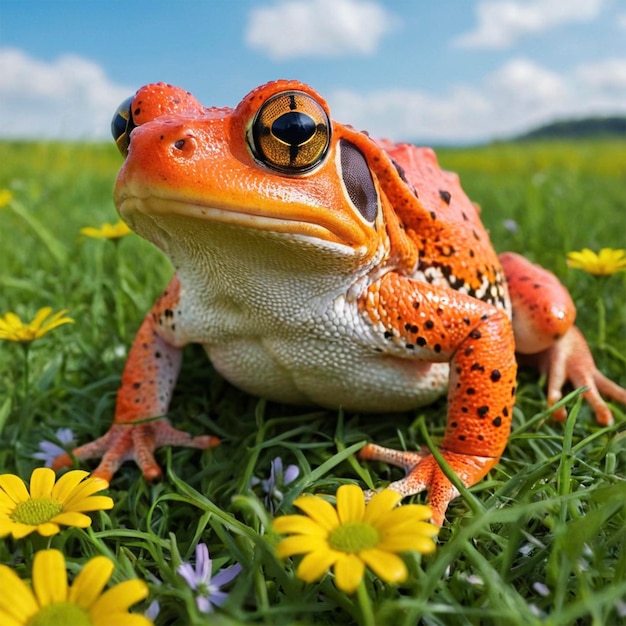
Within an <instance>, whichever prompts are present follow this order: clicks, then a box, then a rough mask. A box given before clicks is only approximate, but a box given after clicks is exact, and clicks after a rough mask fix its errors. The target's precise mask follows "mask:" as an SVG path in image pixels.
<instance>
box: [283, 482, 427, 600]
mask: <svg viewBox="0 0 626 626" xmlns="http://www.w3.org/2000/svg"><path fill="white" fill-rule="evenodd" d="M400 500H401V496H400V494H398V493H396V492H395V491H391V490H390V489H384V490H383V491H381V492H379V493H377V494H375V495H374V496H373V497H372V499H371V500H370V501H369V502H368V503H367V504H365V498H364V496H363V491H362V490H361V489H359V487H357V486H356V485H342V486H341V487H339V489H338V490H337V509H336V510H335V508H333V506H332V505H331V504H329V503H328V502H326V500H323V499H322V498H320V497H318V496H307V495H305V496H300V497H299V498H297V499H296V500H295V502H294V504H295V505H296V506H297V507H298V508H299V509H301V510H302V511H304V513H306V515H285V516H283V517H279V518H277V519H276V520H274V530H275V531H276V532H277V533H282V534H292V536H291V537H287V538H286V539H283V540H282V541H281V542H280V543H279V544H278V546H277V551H278V555H279V556H280V557H281V558H286V557H289V556H292V555H294V554H306V556H305V557H304V558H303V559H302V561H301V562H300V565H299V566H298V569H297V571H296V575H297V576H298V578H301V579H302V580H304V581H306V582H309V583H310V582H313V581H315V580H318V579H319V578H321V577H322V576H323V575H324V574H325V573H326V572H327V571H328V569H329V568H330V567H331V566H332V567H334V573H335V579H336V584H337V587H339V589H341V590H342V591H346V592H347V593H352V592H353V591H355V590H356V588H357V587H358V586H359V583H360V582H361V579H362V578H363V574H364V572H365V566H366V565H367V566H368V567H369V568H370V569H371V570H372V571H373V572H374V573H375V574H376V575H377V576H379V577H380V578H382V579H383V580H386V581H388V582H402V581H403V580H406V577H407V569H406V565H405V564H404V561H403V560H402V559H401V558H400V557H399V556H398V555H397V554H396V553H397V552H405V551H407V550H416V551H417V552H422V553H423V554H429V553H431V552H433V551H434V549H435V542H434V541H433V537H434V536H435V535H437V532H438V529H437V528H436V527H435V526H434V525H433V524H430V523H429V522H428V521H426V520H429V519H430V516H431V511H430V509H429V508H428V507H427V506H423V505H419V504H408V505H406V506H402V507H398V508H395V507H396V505H397V504H398V502H400Z"/></svg>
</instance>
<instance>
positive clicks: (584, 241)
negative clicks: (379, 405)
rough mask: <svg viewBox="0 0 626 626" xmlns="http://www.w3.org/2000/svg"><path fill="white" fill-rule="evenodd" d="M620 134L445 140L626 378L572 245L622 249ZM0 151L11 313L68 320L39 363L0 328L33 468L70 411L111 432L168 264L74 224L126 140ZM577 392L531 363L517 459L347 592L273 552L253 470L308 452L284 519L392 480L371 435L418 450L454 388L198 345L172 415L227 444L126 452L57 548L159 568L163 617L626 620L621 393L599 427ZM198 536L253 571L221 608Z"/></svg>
mask: <svg viewBox="0 0 626 626" xmlns="http://www.w3.org/2000/svg"><path fill="white" fill-rule="evenodd" d="M625 150H626V144H625V143H624V142H618V141H603V142H600V141H597V142H592V141H589V142H580V143H544V144H542V143H524V144H496V145H492V146H486V147H479V148H467V149H458V150H456V149H445V150H442V151H441V152H440V161H441V163H442V164H443V165H444V166H445V167H446V168H448V169H453V170H456V171H458V172H459V173H460V175H461V179H462V181H463V184H464V187H465V189H466V191H467V192H468V193H469V195H470V196H471V197H472V198H473V199H474V200H476V201H477V202H478V203H479V204H480V205H481V206H482V211H483V213H482V215H483V219H484V222H485V223H486V224H487V226H488V227H489V229H490V231H491V234H492V239H493V241H494V245H495V246H496V248H497V249H499V250H515V251H518V252H522V253H524V254H525V255H527V256H528V257H529V258H531V259H532V260H534V261H536V262H539V263H541V264H543V265H545V266H546V267H549V268H550V269H552V270H553V271H555V272H556V273H557V275H558V276H559V277H560V278H561V279H562V280H563V282H564V283H565V284H566V285H567V286H568V287H569V289H570V291H571V293H572V295H573V297H574V300H575V301H576V303H577V306H578V310H579V314H578V324H579V326H580V327H581V328H582V329H583V331H584V332H585V334H586V336H587V338H588V340H589V341H590V344H591V346H592V349H593V351H594V354H595V356H596V359H597V362H598V364H599V366H600V368H601V369H602V370H603V371H604V372H605V373H606V374H607V375H609V376H611V377H612V378H613V379H614V380H616V381H617V382H619V383H620V384H622V385H625V384H626V367H625V364H626V272H622V273H620V274H617V275H614V276H611V277H608V278H605V279H597V278H594V277H591V276H588V275H586V274H584V273H582V272H580V271H574V270H568V269H567V267H566V265H565V254H566V252H567V251H569V250H578V249H581V248H583V247H590V248H592V249H596V250H597V249H599V248H600V247H614V248H623V247H624V233H625V230H626V229H625V218H624V186H625V184H626V158H625V157H624V154H625ZM0 161H1V162H2V163H3V167H2V170H1V171H0V189H3V188H6V189H10V190H11V191H12V193H13V197H14V201H13V203H12V205H11V207H4V208H2V209H0V232H1V233H2V246H0V315H2V314H3V313H4V312H6V311H14V312H17V313H19V314H20V315H22V316H23V318H24V319H31V318H32V316H33V315H34V313H35V311H36V310H37V309H39V308H40V307H43V306H52V307H53V308H54V309H55V310H58V309H61V308H67V309H68V310H69V315H71V316H72V317H73V318H74V319H75V320H76V323H75V324H74V325H71V326H69V325H67V326H63V327H60V328H58V329H56V330H54V331H53V332H51V333H50V334H49V335H47V336H46V337H44V338H42V339H40V340H38V341H37V342H35V343H34V344H33V345H32V347H31V349H30V350H29V352H28V355H27V357H28V368H27V369H26V368H25V361H24V353H23V351H22V350H20V346H19V345H14V344H9V343H8V342H3V343H2V344H0V389H1V390H2V391H1V395H0V468H1V470H2V471H3V472H10V473H15V474H18V475H19V476H22V477H24V478H28V476H29V475H30V472H31V470H32V468H33V467H35V466H37V465H38V462H37V461H35V460H34V459H33V458H32V455H33V453H34V452H35V451H36V450H37V446H38V443H39V442H40V441H41V440H44V439H47V440H51V439H54V433H55V431H56V429H58V428H59V427H67V426H70V427H71V428H72V429H73V430H74V433H75V435H76V438H77V440H78V441H79V442H85V441H87V440H90V439H91V438H93V436H94V435H95V434H101V433H103V432H104V431H105V430H106V429H107V428H108V425H109V423H110V420H111V416H112V414H113V408H114V402H115V393H116V389H117V386H118V384H119V379H120V374H121V371H122V367H123V363H124V358H125V352H126V350H127V347H128V346H129V345H130V342H131V341H132V338H133V335H134V332H135V331H136V329H137V327H138V325H139V322H140V320H141V318H142V316H143V315H144V314H145V312H146V311H147V310H148V309H149V308H150V306H151V304H152V302H153V301H154V299H155V298H156V296H157V295H158V294H159V293H160V291H161V290H162V288H163V287H164V285H165V284H166V282H167V280H168V278H169V276H170V273H171V269H170V267H169V264H168V262H167V261H166V260H165V259H164V258H163V257H162V256H161V255H160V254H159V253H158V252H157V251H156V250H154V249H152V248H151V247H150V245H148V244H147V243H146V242H144V241H142V240H140V239H139V238H138V237H136V236H134V235H131V236H129V237H127V238H125V239H123V240H121V241H120V242H119V243H118V244H113V243H111V242H109V241H97V240H86V239H81V238H80V236H79V234H78V233H79V230H80V228H81V227H83V226H97V225H99V224H100V223H102V222H103V221H116V219H117V217H116V215H115V212H114V208H113V205H112V201H111V192H112V186H113V181H114V179H115V175H116V171H117V169H118V168H119V165H120V158H119V156H118V155H117V153H116V151H115V148H114V147H113V146H109V145H86V144H21V143H0ZM26 372H28V379H27V380H25V378H24V377H25V373H26ZM25 389H26V390H25ZM566 404H567V405H568V407H569V410H570V419H569V421H568V422H567V424H566V425H563V424H558V423H555V422H553V421H552V420H551V419H550V415H549V413H548V412H547V411H546V403H545V397H544V394H543V386H542V381H541V380H540V379H539V378H538V377H537V376H536V375H535V374H534V373H532V372H526V371H524V372H522V373H521V374H520V387H519V393H518V404H517V406H516V409H515V414H514V424H513V432H512V435H511V438H510V442H509V445H508V447H507V449H506V451H505V454H504V458H503V460H502V461H501V463H500V464H499V465H498V466H497V467H496V468H495V469H494V470H493V471H492V472H491V473H490V475H489V477H488V479H486V480H485V481H483V482H481V483H480V484H478V485H476V486H475V487H474V488H472V489H471V490H470V491H469V493H467V494H464V496H463V497H462V498H459V499H457V500H456V501H455V502H454V503H453V504H452V506H451V507H450V509H449V512H448V518H449V522H448V523H447V524H446V525H445V526H444V527H443V529H442V531H441V533H440V538H439V547H438V550H437V552H436V553H435V554H434V555H432V556H430V557H420V556H419V555H416V554H408V555H407V556H406V562H407V565H408V567H409V570H410V577H409V580H408V581H407V582H406V583H404V584H402V585H399V586H394V585H388V584H383V583H382V582H381V581H379V580H377V579H375V578H374V577H373V576H369V577H368V578H367V581H366V592H367V593H366V594H360V595H359V594H357V595H355V596H348V595H346V594H344V593H342V592H340V591H338V590H337V589H336V588H335V586H334V584H333V581H332V578H331V577H330V576H326V577H325V578H324V579H322V580H321V581H320V582H319V583H316V584H312V585H306V584H304V583H303V582H301V581H299V580H298V579H297V578H295V576H294V566H293V565H292V564H291V563H290V562H289V561H288V562H286V563H282V562H280V561H279V560H278V559H277V558H276V556H275V554H274V549H273V547H274V545H275V541H276V538H275V537H273V536H272V535H271V533H267V532H266V531H265V530H264V529H267V528H268V526H269V524H270V519H271V518H270V514H269V512H268V511H267V509H266V508H265V506H264V504H263V501H262V497H261V496H262V494H261V492H260V491H258V488H257V490H256V491H254V490H251V489H250V488H249V481H250V479H251V478H252V477H253V476H258V477H262V478H266V477H267V475H268V474H269V467H270V462H271V460H272V459H274V458H275V457H276V456H281V457H282V459H283V461H284V462H285V463H295V464H297V465H298V466H299V467H300V476H299V478H298V479H297V480H296V481H294V482H293V483H291V484H290V485H288V487H287V488H286V489H285V493H284V500H283V502H282V504H281V505H280V506H279V508H278V511H277V513H279V514H280V513H286V512H287V513H290V512H293V507H292V502H293V500H294V499H295V497H297V495H299V494H300V493H301V492H303V491H307V492H315V493H331V494H332V493H334V492H335V491H336V489H337V487H338V486H339V485H340V484H343V483H345V482H354V481H357V482H358V483H359V484H362V485H364V484H369V485H376V486H380V485H384V484H386V482H387V481H389V480H390V479H393V478H395V477H397V476H399V473H398V472H397V470H394V469H391V468H389V467H387V466H385V465H383V464H376V463H371V464H367V465H363V464H360V463H359V462H358V461H357V460H356V459H355V456H354V451H355V450H356V449H358V448H359V447H360V445H361V444H362V442H365V441H376V442H377V443H381V444H383V445H389V446H395V447H398V446H406V447H408V448H413V449H415V448H417V447H419V446H421V445H423V444H424V441H425V438H426V437H430V438H432V440H434V441H435V442H436V441H437V440H438V439H440V437H441V436H442V434H443V426H444V416H445V403H443V402H439V403H437V404H435V405H433V406H430V407H425V408H422V409H418V410H416V411H414V412H411V413H407V414H400V415H397V416H394V417H393V419H389V417H388V416H377V415H374V416H371V415H360V414H353V413H345V414H344V413H342V412H339V413H333V412H330V411H323V410H319V411H317V410H314V411H310V410H306V411H305V410H303V409H300V408H298V407H288V406H279V405H276V404H269V403H265V402H264V401H263V400H259V399H258V398H253V397H250V396H246V395H245V394H243V393H241V392H239V391H238V390H236V389H234V388H233V387H231V386H230V385H228V384H227V383H225V382H224V381H223V380H222V379H221V378H220V377H219V376H218V375H217V374H215V373H214V372H213V371H212V369H211V366H210V364H209V363H208V362H207V361H206V359H205V357H204V354H203V353H202V351H201V350H200V349H198V348H197V347H194V346H191V347H189V348H188V349H186V352H185V364H184V367H183V374H182V376H181V379H180V381H179V384H178V387H177V392H176V396H175V398H174V401H173V404H172V409H171V417H172V421H173V422H174V423H175V424H176V425H177V426H179V427H181V428H186V429H189V430H190V431H192V432H194V433H197V434H203V433H212V434H216V435H218V436H219V437H221V438H222V440H223V444H222V445H221V446H219V447H218V448H215V449H213V450H211V451H207V452H198V451H191V450H184V449H165V450H162V451H161V452H160V453H159V454H158V460H159V462H160V463H161V464H162V466H163V467H164V468H165V470H166V473H165V478H164V480H163V481H161V482H159V483H157V484H153V485H149V484H147V483H146V482H144V481H143V480H142V479H141V477H140V475H139V472H138V470H137V468H136V467H135V466H133V465H132V464H126V465H124V466H123V468H122V469H121V471H120V472H119V473H118V475H117V476H116V477H115V479H114V480H113V481H112V484H111V487H110V495H111V496H112V497H113V499H114V500H115V503H116V504H115V508H114V509H113V510H112V511H110V512H107V513H98V514H95V515H94V516H93V517H94V523H93V525H92V527H91V528H89V529H88V530H86V531H82V530H79V529H68V530H65V531H63V532H62V533H61V534H60V535H58V536H56V537H54V538H53V539H52V542H51V543H52V545H53V546H55V547H58V548H59V549H61V550H62V551H63V552H64V553H65V555H66V558H67V560H68V562H70V563H72V564H76V563H83V562H84V561H85V560H86V559H87V558H89V557H91V556H94V555H96V554H106V555H109V556H111V557H112V558H113V559H114V560H115V562H116V573H115V576H114V580H115V581H116V582H117V581H119V580H123V579H125V578H129V577H133V576H138V577H141V578H144V579H146V580H148V581H149V583H150V585H151V599H157V600H158V601H159V604H160V613H159V616H158V617H157V620H156V623H157V624H182V623H184V624H187V623H194V624H202V623H209V622H210V623H217V624H234V623H244V622H259V623H268V624H292V623H318V624H333V623H350V622H353V623H363V622H366V621H367V620H368V619H370V618H371V620H372V621H373V622H375V623H376V624H397V625H407V626H409V625H412V624H417V623H419V624H427V625H434V624H513V625H514V624H535V623H545V624H555V625H557V624H558V625H559V626H561V625H565V624H597V625H600V624H612V623H618V622H619V621H620V620H623V619H624V618H625V617H624V616H625V615H626V523H625V522H626V482H625V480H624V473H625V468H626V446H625V444H624V441H625V439H624V423H625V420H626V416H625V414H624V407H619V406H614V415H615V418H616V423H615V425H614V426H611V427H607V428H601V427H599V426H597V425H596V424H595V422H594V420H593V416H592V414H591V412H590V410H589V408H588V406H586V405H585V404H584V403H582V402H581V401H580V396H579V393H578V392H576V391H574V392H573V393H572V394H570V395H569V396H568V398H567V399H566ZM415 500H416V501H421V498H416V499H415ZM199 541H203V542H205V543H206V544H207V545H208V546H209V550H210V553H211V557H212V558H213V559H214V566H215V567H222V566H226V565H230V564H232V563H234V562H239V563H241V564H242V565H243V567H244V570H243V573H242V574H241V575H240V576H238V577H237V578H236V579H235V581H234V583H233V584H232V585H231V587H230V589H229V590H230V597H229V601H228V603H227V605H226V606H225V608H224V610H221V611H219V612H218V613H217V614H216V615H212V616H210V617H209V618H206V617H204V616H203V615H202V614H200V613H199V612H198V611H197V609H196V606H195V602H194V598H193V595H192V592H191V591H190V589H189V588H188V587H187V586H186V584H185V583H184V581H183V579H182V578H181V577H180V576H179V575H177V574H176V567H177V566H178V565H179V564H180V562H181V560H189V559H190V558H191V559H192V557H193V553H194V548H195V546H196V544H197V543H198V542H199ZM37 547H41V542H40V541H38V540H36V539H35V540H32V541H31V540H26V541H24V540H23V541H13V540H9V539H7V540H3V541H2V542H0V562H2V563H5V564H9V565H11V566H12V567H14V568H15V569H16V570H17V571H18V572H19V573H20V575H22V576H23V577H27V576H28V575H29V572H30V567H31V563H32V550H33V549H35V548H37ZM295 561H296V563H297V559H295ZM367 598H369V599H368V600H367ZM145 608H146V606H143V607H139V609H140V610H145ZM372 616H373V617H372Z"/></svg>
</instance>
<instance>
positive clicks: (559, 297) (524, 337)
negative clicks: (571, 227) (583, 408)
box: [500, 252, 626, 426]
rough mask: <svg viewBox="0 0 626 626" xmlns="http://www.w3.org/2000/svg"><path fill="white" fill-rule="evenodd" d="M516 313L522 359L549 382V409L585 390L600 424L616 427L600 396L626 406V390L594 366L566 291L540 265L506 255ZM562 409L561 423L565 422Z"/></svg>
mask: <svg viewBox="0 0 626 626" xmlns="http://www.w3.org/2000/svg"><path fill="white" fill-rule="evenodd" d="M500 262H501V263H502V267H503V268H504V272H505V274H506V279H507V285H508V288H509V293H510V297H511V304H512V308H513V320H512V321H513V332H514V335H515V347H516V351H517V352H518V359H519V361H520V363H521V364H523V365H531V366H533V367H535V368H536V369H538V370H539V371H541V372H542V373H544V374H546V375H547V377H548V392H547V397H548V404H549V405H550V406H552V405H554V404H555V403H556V402H558V401H559V400H560V399H561V398H562V396H563V392H562V389H563V386H564V385H565V384H566V382H568V381H569V382H570V383H571V384H572V385H573V386H574V387H577V388H578V387H587V388H588V389H587V391H585V392H584V394H583V395H584V397H585V399H586V400H587V401H588V402H589V404H590V405H591V407H592V408H593V411H594V413H595V415H596V419H597V421H598V423H600V424H602V425H605V426H606V425H609V424H611V423H612V422H613V415H612V413H611V409H610V408H609V407H608V406H607V404H606V402H605V401H604V399H603V398H602V395H601V394H604V395H605V396H606V397H607V398H610V399H612V400H615V401H617V402H620V403H621V404H626V389H624V388H622V387H620V386H619V385H617V384H616V383H614V382H613V381H611V380H609V379H608V378H607V377H606V376H604V375H603V374H602V373H601V372H600V371H599V370H598V368H597V367H596V364H595V362H594V360H593V355H592V354H591V350H590V349H589V345H588V344H587V341H586V340H585V338H584V336H583V334H582V333H581V332H580V330H578V328H576V327H575V326H574V318H575V316H576V308H575V306H574V303H573V302H572V299H571V297H570V295H569V293H568V291H567V289H566V288H565V287H564V286H563V285H562V284H561V283H560V282H559V280H558V279H557V278H556V276H554V274H552V273H551V272H548V271H547V270H545V269H544V268H542V267H540V266H539V265H534V264H533V263H531V262H530V261H528V260H527V259H525V258H524V257H522V256H520V255H518V254H514V253H512V252H507V253H504V254H501V255H500ZM566 415H567V414H566V410H565V408H563V407H561V408H560V409H558V410H556V411H555V412H554V417H555V419H557V420H560V421H562V420H564V419H565V418H566Z"/></svg>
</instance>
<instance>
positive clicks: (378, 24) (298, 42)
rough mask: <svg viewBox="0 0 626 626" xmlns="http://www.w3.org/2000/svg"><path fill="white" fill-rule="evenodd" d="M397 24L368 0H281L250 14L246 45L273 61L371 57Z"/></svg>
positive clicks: (385, 10)
mask: <svg viewBox="0 0 626 626" xmlns="http://www.w3.org/2000/svg"><path fill="white" fill-rule="evenodd" d="M397 22H398V20H397V18H396V17H395V16H393V15H392V14H391V13H389V12H388V11H387V9H385V7H383V6H381V5H380V4H378V3H376V2H371V1H368V2H361V1H356V0H292V1H290V2H286V1H284V0H283V1H282V2H279V3H277V4H274V5H272V6H268V7H262V8H256V9H253V10H252V11H251V12H250V14H249V16H248V25H247V28H246V32H245V42H246V44H247V45H248V46H249V47H251V48H253V49H256V50H259V51H261V52H264V53H265V54H267V55H268V56H269V57H270V58H272V59H275V60H284V59H292V58H295V57H337V56H341V55H360V56H362V55H370V54H373V53H374V52H375V51H376V50H377V48H378V44H379V42H380V40H381V38H382V37H383V36H384V35H385V34H387V33H388V32H390V31H391V30H393V28H394V27H395V26H396V24H397Z"/></svg>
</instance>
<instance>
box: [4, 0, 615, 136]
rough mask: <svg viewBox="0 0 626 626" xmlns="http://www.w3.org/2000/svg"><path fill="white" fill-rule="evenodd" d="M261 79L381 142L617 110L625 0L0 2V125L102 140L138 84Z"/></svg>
mask: <svg viewBox="0 0 626 626" xmlns="http://www.w3.org/2000/svg"><path fill="white" fill-rule="evenodd" d="M276 78H298V79H300V80H302V81H304V82H308V83H309V84H311V85H312V86H313V87H315V88H316V89H317V90H318V91H319V92H320V93H321V94H322V95H323V96H324V97H325V98H326V99H327V100H328V101H329V103H330V105H331V109H332V113H333V117H335V119H338V120H339V121H341V122H345V123H351V124H353V125H354V126H356V127H358V128H364V129H368V130H369V131H370V132H371V133H372V134H374V135H376V136H387V137H390V138H392V139H396V140H400V139H405V140H416V141H424V142H439V143H441V142H457V141H459V142H467V141H481V140H489V139H493V138H498V137H506V136H510V135H511V134H514V133H518V132H520V131H523V130H526V129H528V128H530V127H533V126H535V125H537V124H540V123H545V122H548V121H551V120H553V119H555V118H570V117H579V116H583V115H589V114H615V113H620V114H626V3H624V1H623V0H437V1H426V0H202V1H201V0H178V1H173V0H167V1H161V0H151V1H148V0H123V1H122V0H120V1H116V0H82V1H81V0H65V1H63V0H29V1H24V0H0V137H32V138H72V139H77V138H78V139H106V138H107V136H108V132H109V122H110V119H111V116H112V113H113V111H114V110H115V107H116V106H117V104H119V102H121V101H122V100H123V99H124V98H125V97H127V96H128V95H130V94H132V93H133V92H134V91H135V90H136V89H137V88H138V87H140V86H141V85H143V84H145V83H149V82H156V81H166V82H170V83H173V84H176V85H178V86H180V87H184V88H185V89H187V90H189V91H191V92H192V93H193V94H194V95H195V96H196V97H197V98H198V99H199V100H200V101H201V102H203V104H205V105H206V106H212V105H215V106H235V105H236V104H237V103H238V102H239V100H240V99H241V98H242V97H243V96H244V95H245V94H246V93H247V92H248V91H250V90H251V89H252V88H254V87H256V86H257V85H259V84H261V83H264V82H266V81H268V80H273V79H276Z"/></svg>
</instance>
